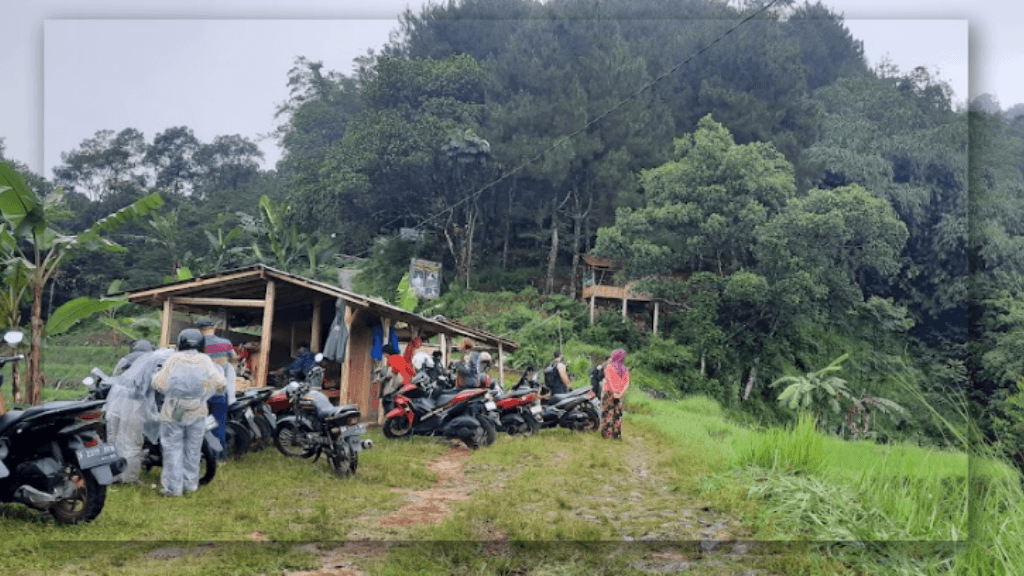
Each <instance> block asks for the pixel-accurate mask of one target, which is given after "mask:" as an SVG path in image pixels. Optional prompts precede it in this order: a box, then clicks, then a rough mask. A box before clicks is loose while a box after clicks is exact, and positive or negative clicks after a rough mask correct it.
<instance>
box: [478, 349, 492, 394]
mask: <svg viewBox="0 0 1024 576" xmlns="http://www.w3.org/2000/svg"><path fill="white" fill-rule="evenodd" d="M477 361H478V363H477V366H478V367H477V382H478V385H479V386H480V387H482V388H488V387H490V385H491V377H490V375H488V374H487V371H488V370H490V369H491V362H492V360H491V353H490V352H481V353H480V356H479V357H478V358H477Z"/></svg>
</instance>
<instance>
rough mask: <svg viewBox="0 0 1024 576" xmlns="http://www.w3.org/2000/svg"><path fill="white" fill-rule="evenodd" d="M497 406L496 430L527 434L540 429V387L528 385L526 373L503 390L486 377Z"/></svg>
mask: <svg viewBox="0 0 1024 576" xmlns="http://www.w3.org/2000/svg"><path fill="white" fill-rule="evenodd" d="M486 380H487V384H488V387H489V388H491V390H492V394H493V395H494V403H495V404H496V405H497V407H498V413H499V421H500V424H499V425H498V430H499V431H501V432H507V433H508V434H509V435H512V436H516V435H519V436H529V435H532V434H536V433H537V432H538V431H540V427H541V422H542V420H543V418H542V416H541V413H542V412H543V410H544V409H543V407H542V406H541V402H540V394H539V392H540V387H539V386H532V387H531V386H530V385H529V382H528V380H527V373H524V374H523V377H522V378H521V379H520V381H519V383H517V384H516V386H513V387H512V389H511V390H508V391H505V390H502V389H501V387H500V386H499V385H497V384H494V383H492V382H491V381H490V378H489V377H488V378H487V379H486Z"/></svg>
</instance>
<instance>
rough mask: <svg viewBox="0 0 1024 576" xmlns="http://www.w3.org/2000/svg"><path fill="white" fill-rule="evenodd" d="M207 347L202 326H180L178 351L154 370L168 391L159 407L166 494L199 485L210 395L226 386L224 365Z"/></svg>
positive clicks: (159, 387) (192, 489)
mask: <svg viewBox="0 0 1024 576" xmlns="http://www.w3.org/2000/svg"><path fill="white" fill-rule="evenodd" d="M203 350H204V339H203V334H202V332H200V331H199V330H196V329H195V328H186V329H184V330H182V331H181V333H179V334H178V351H177V352H175V353H174V354H171V356H170V357H169V358H168V359H167V361H166V362H164V365H163V367H162V368H160V371H159V372H157V373H156V375H154V376H153V388H154V389H155V390H156V391H157V392H159V393H161V394H163V395H164V404H163V406H162V407H161V408H160V445H161V449H162V451H163V471H162V472H161V474H160V483H161V484H162V485H163V489H162V490H161V491H160V493H161V494H163V495H164V496H181V495H182V494H183V493H184V492H195V491H196V490H198V489H199V462H200V460H201V459H202V448H203V434H204V433H205V431H206V415H207V414H208V411H207V409H206V401H207V400H208V399H209V398H210V397H211V396H213V395H214V394H217V393H221V392H223V390H224V371H223V370H222V369H221V367H220V366H217V365H216V364H214V362H213V360H211V359H210V357H209V356H207V355H206V354H203Z"/></svg>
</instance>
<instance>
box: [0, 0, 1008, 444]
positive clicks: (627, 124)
mask: <svg viewBox="0 0 1024 576" xmlns="http://www.w3.org/2000/svg"><path fill="white" fill-rule="evenodd" d="M759 6H763V5H759V4H756V3H740V5H739V6H734V5H733V3H721V2H705V1H703V0H687V1H682V2H669V1H667V0H644V1H642V2H636V1H633V0H629V1H627V0H611V1H609V2H601V3H587V2H579V1H577V0H553V1H550V2H545V3H539V2H534V1H531V0H459V1H455V2H444V3H437V4H431V5H428V6H426V7H425V8H424V9H423V10H422V11H421V12H420V13H418V14H416V13H412V12H411V11H410V12H406V13H405V14H404V15H403V16H402V18H401V19H400V22H399V26H398V29H397V30H396V32H395V34H394V36H393V38H392V40H391V42H390V43H389V44H387V45H386V46H385V47H384V48H383V49H381V50H380V51H378V52H373V53H369V54H368V55H367V56H365V57H363V58H360V59H359V61H358V68H357V70H356V72H354V73H353V74H352V75H350V76H346V75H343V74H339V73H337V72H333V71H328V70H324V69H323V66H322V65H321V64H320V63H318V62H315V61H311V60H309V59H307V58H305V57H299V58H297V59H296V61H295V67H294V68H293V69H292V70H291V71H290V73H289V74H288V76H287V78H284V79H282V81H286V82H287V83H288V85H289V86H290V88H291V90H292V92H291V98H290V99H289V100H288V101H287V102H285V103H283V104H281V105H280V106H279V108H278V110H277V116H276V117H277V119H278V121H279V122H280V124H279V127H278V130H277V132H276V136H277V137H278V141H279V143H280V145H281V147H282V150H283V158H282V160H281V161H280V162H279V163H278V165H277V166H276V167H275V169H273V170H267V171H261V170H259V169H258V164H257V160H258V159H259V156H260V153H259V150H258V149H257V148H256V147H255V145H254V143H252V142H250V141H247V140H246V139H245V138H241V137H239V136H220V137H217V138H215V139H214V140H213V141H212V142H208V143H204V142H200V141H199V140H198V139H197V138H196V137H195V136H194V135H193V133H192V131H191V130H190V129H189V128H187V127H171V128H168V129H167V130H166V131H164V132H162V133H159V134H157V135H155V136H154V137H153V138H152V140H148V139H147V138H146V136H145V135H143V134H141V133H139V132H138V131H137V130H134V129H132V128H125V129H123V130H121V131H120V132H117V131H114V130H105V131H101V132H98V133H97V134H96V136H95V137H94V138H91V139H89V140H86V141H85V142H83V143H82V145H81V146H80V148H79V149H77V150H73V151H69V152H67V153H65V154H64V155H63V158H62V160H63V164H62V165H61V166H59V167H58V168H57V169H56V170H55V174H56V175H57V177H56V181H55V182H53V183H50V182H47V181H45V180H43V179H40V178H38V177H34V176H31V175H29V177H28V179H29V184H30V186H31V187H33V189H35V190H36V191H37V193H38V194H39V195H40V196H45V195H46V194H47V193H48V192H50V191H51V190H52V188H53V186H54V185H56V186H59V187H62V188H63V189H64V190H65V192H66V194H65V196H64V204H63V206H64V207H65V210H64V211H63V212H60V213H56V212H53V213H52V214H53V215H51V216H50V218H51V219H52V220H53V221H54V223H55V224H58V225H59V226H60V227H61V228H62V229H65V230H67V231H69V232H72V233H74V232H77V231H80V230H84V229H87V228H88V227H89V226H90V225H91V223H92V222H95V221H96V220H97V219H98V218H99V217H100V216H102V215H104V214H107V213H110V212H113V211H115V210H117V209H119V208H121V207H123V206H126V205H128V204H129V203H131V202H133V201H136V200H138V199H139V198H142V197H145V196H146V195H147V194H149V193H150V192H152V191H155V190H159V191H160V193H161V195H162V196H163V197H164V199H165V201H166V206H165V208H164V209H163V210H162V211H161V212H160V213H159V214H157V215H155V216H153V217H151V218H149V219H148V220H147V221H146V222H145V223H144V224H140V225H135V226H133V227H131V228H125V229H124V230H121V231H120V232H119V233H118V234H117V235H116V237H115V240H117V241H118V242H119V243H121V244H123V245H125V246H128V247H130V248H131V250H129V251H128V252H126V253H124V254H119V255H115V256H113V257H103V258H102V259H100V258H98V257H95V256H88V255H85V256H82V257H80V258H78V259H76V260H73V261H69V262H67V263H66V264H65V266H64V267H63V268H62V272H61V273H60V274H59V275H57V276H55V277H54V278H53V279H52V280H51V281H50V284H49V286H48V291H49V300H50V301H51V302H52V303H53V305H54V306H55V305H59V304H60V303H61V302H63V301H67V300H70V299H72V298H74V297H77V296H81V295H93V296H98V295H101V294H103V293H104V291H105V290H106V288H107V287H108V286H109V284H110V282H111V281H113V280H114V279H118V278H121V279H123V280H124V287H125V288H139V287H143V286H148V285H153V284H157V283H160V282H162V281H164V280H165V279H167V278H172V277H176V275H178V274H180V273H181V271H182V269H185V270H187V271H188V272H189V273H191V274H193V275H197V274H203V273H208V272H213V271H216V270H222V269H226V268H231V267H236V266H240V265H247V264H251V263H254V262H266V263H268V264H271V265H274V266H278V267H281V268H285V269H288V270H290V271H294V272H297V273H301V274H306V275H311V276H318V277H320V278H322V279H325V280H330V281H333V280H334V279H335V278H336V275H335V274H334V272H333V270H334V269H335V268H337V267H341V266H350V265H351V263H352V262H354V261H357V260H356V258H358V259H360V260H358V261H361V262H362V263H363V264H362V265H363V267H364V268H363V269H364V274H363V275H362V277H361V278H360V279H359V280H358V282H357V286H358V288H359V289H360V290H364V291H367V292H369V293H372V294H375V295H380V296H383V297H385V298H389V299H394V298H395V297H396V287H397V285H398V282H399V280H400V279H401V278H402V276H403V275H404V274H405V273H406V271H407V270H408V267H409V259H410V258H413V257H417V258H424V259H428V260H434V261H439V262H442V263H443V266H444V268H443V270H444V280H445V290H446V291H447V292H449V293H450V295H449V296H448V297H446V298H444V299H442V301H440V302H434V303H430V302H420V304H419V306H420V310H421V311H425V312H431V313H433V312H443V313H446V314H450V315H453V316H458V317H459V318H460V319H461V320H463V321H467V322H470V323H474V322H479V323H481V324H482V325H484V327H487V328H490V329H492V330H494V331H495V332H498V333H502V334H508V335H511V336H514V337H517V338H520V339H522V340H523V342H524V347H523V350H522V351H521V352H519V353H517V355H516V356H514V357H513V359H512V361H511V364H512V365H513V366H515V367H517V368H521V367H525V366H527V365H529V364H532V363H537V362H542V361H545V359H546V358H547V357H548V356H550V351H551V349H552V348H553V347H555V346H563V345H565V346H570V347H571V346H576V345H578V346H579V350H580V351H581V352H579V354H578V356H579V357H580V358H581V359H582V358H584V357H589V356H591V355H599V354H600V352H599V351H600V350H603V349H606V348H608V347H611V346H614V345H625V346H626V347H627V348H629V349H630V350H631V352H633V353H632V354H631V359H633V360H634V361H635V362H636V363H637V364H638V365H641V366H646V367H649V368H651V373H658V374H660V376H659V377H658V378H660V381H659V382H660V384H659V387H661V388H664V390H665V391H668V392H678V391H685V392H702V393H706V394H708V395H710V396H712V397H714V398H715V399H716V400H718V401H719V402H720V403H721V404H722V405H723V406H725V407H727V408H728V409H730V410H734V411H737V413H744V414H747V415H748V416H752V417H755V418H758V419H760V420H762V421H764V422H769V421H780V420H787V419H792V418H793V417H794V413H793V412H792V411H790V410H788V409H787V408H786V407H784V406H781V405H780V404H779V403H778V401H777V400H778V395H779V393H780V390H778V389H776V388H772V387H770V386H769V385H768V384H769V383H771V382H773V381H776V380H778V379H779V378H782V377H784V376H800V375H807V374H812V373H814V372H815V371H816V370H819V369H821V368H823V367H825V366H828V365H829V364H830V363H831V362H832V361H833V360H835V359H836V358H839V357H840V356H842V355H844V354H849V357H848V359H847V360H846V361H845V362H844V363H843V378H844V379H845V380H846V381H847V382H848V384H849V387H850V390H851V391H852V392H853V393H854V394H855V395H856V397H857V398H884V399H888V400H892V401H894V402H896V403H899V404H903V405H906V404H907V403H909V402H910V401H911V399H910V398H908V397H904V395H903V392H901V391H900V390H901V388H899V387H897V386H894V384H893V382H895V381H901V382H910V383H912V385H913V387H914V388H915V389H916V390H917V391H919V392H920V393H921V394H923V395H925V397H927V398H928V399H929V400H931V401H932V402H933V403H935V404H938V405H942V399H943V398H945V397H946V396H947V395H948V394H949V393H950V392H951V391H955V392H962V393H964V394H965V395H966V396H968V397H969V398H970V401H971V402H972V403H973V405H972V406H973V407H974V408H975V409H976V410H977V411H978V414H979V415H984V416H983V417H982V418H981V423H982V425H983V430H984V431H985V433H986V434H988V437H989V439H990V440H993V441H996V442H1002V443H1003V445H1004V446H1006V447H1007V450H1008V451H1009V452H1012V453H1016V450H1017V448H1015V446H1017V445H1019V443H1020V441H1021V440H1022V439H1024V432H1022V430H1024V410H1022V409H1021V408H1020V407H1021V406H1022V405H1024V401H1022V400H1021V391H1020V389H1019V388H1018V384H1019V382H1020V381H1021V380H1022V379H1024V360H1022V358H1024V336H1022V334H1024V308H1022V307H1021V304H1020V301H1021V294H1020V292H1021V290H1022V289H1024V282H1022V280H1024V276H1022V275H1024V119H1022V117H1021V116H1020V115H1019V111H1020V110H1019V107H1015V108H1013V109H1011V111H1016V112H1014V113H1011V111H1007V112H1003V111H1001V110H1000V109H999V106H998V103H995V102H994V101H992V99H991V98H987V99H985V98H983V99H979V102H978V106H977V107H976V108H974V109H972V110H971V111H967V110H964V109H960V108H958V107H956V106H954V104H953V102H952V101H951V92H950V90H949V87H948V86H947V85H946V84H944V83H943V82H942V81H940V80H938V79H937V78H935V77H934V76H932V75H931V74H930V73H929V72H928V71H927V70H926V69H924V68H918V69H915V70H912V71H900V70H896V69H893V68H891V67H879V68H878V69H874V70H872V69H869V68H868V66H867V65H866V63H865V61H864V58H863V50H862V45H861V43H860V41H858V40H856V39H855V38H853V37H852V36H851V34H850V33H849V31H848V30H847V28H846V27H845V25H844V23H843V19H842V17H841V16H839V15H837V14H835V13H833V12H831V11H830V10H829V9H827V8H826V7H824V6H822V5H821V4H810V3H805V4H803V5H795V4H793V3H779V5H778V6H775V7H773V8H772V9H770V10H767V11H760V8H759ZM747 17H752V19H751V20H749V21H747V22H746V23H744V24H743V25H741V26H739V27H738V28H736V29H735V30H734V31H732V32H730V33H728V34H726V32H727V31H729V30H730V29H731V28H733V27H735V26H736V25H737V24H738V23H739V22H740V21H741V20H743V19H744V18H747ZM968 142H970V146H968ZM0 152H2V149H0ZM968 190H970V192H971V193H970V194H968ZM402 229H406V230H405V231H404V232H405V233H404V234H403V235H400V234H399V232H400V230H402ZM409 238H411V239H409ZM594 252H597V253H600V254H604V255H607V256H612V257H616V258H619V259H621V260H622V261H623V262H624V263H625V264H626V268H625V269H624V270H623V271H622V275H623V277H625V278H635V279H638V280H640V281H641V282H642V286H643V287H644V288H645V289H647V290H649V291H650V292H651V293H653V294H654V295H656V296H657V297H658V298H660V299H661V302H662V303H663V305H662V310H661V312H662V316H661V326H660V330H659V332H660V334H659V335H658V336H655V335H653V334H651V333H650V326H651V324H652V322H651V320H652V319H651V318H650V317H649V316H644V315H645V314H649V312H642V311H640V310H633V312H634V313H635V314H634V317H633V319H632V320H635V321H636V323H635V324H634V322H633V321H627V320H622V319H621V317H620V315H619V314H617V313H615V312H616V311H611V312H612V313H601V312H602V311H601V310H598V315H597V316H598V317H597V319H596V322H595V323H594V325H590V322H589V318H588V314H587V310H586V307H585V306H584V305H583V304H582V303H580V302H578V301H576V300H575V298H576V297H578V294H579V290H580V287H581V286H582V284H583V282H584V281H585V280H586V279H585V278H584V274H583V265H582V255H583V254H586V253H594ZM472 290H479V291H486V292H490V293H491V294H489V295H487V296H486V297H484V299H483V300H481V302H486V304H481V303H477V304H473V305H475V306H481V307H483V308H484V309H486V310H489V311H491V312H494V311H496V310H500V311H501V315H500V316H497V317H495V316H494V315H493V314H492V315H489V316H488V315H476V314H475V313H474V309H473V306H471V305H470V303H472V302H475V299H474V297H473V296H472V292H469V291H472ZM494 293H500V294H504V295H506V296H501V297H500V298H499V297H496V296H494ZM508 295H511V296H508ZM506 300H507V301H508V305H498V304H499V303H500V302H505V301H506ZM583 351H586V352H583ZM586 359H587V360H588V361H589V360H590V358H586ZM581 364H582V360H581ZM861 405H867V404H864V403H863V402H862V404H861ZM886 421H887V422H888V420H886ZM879 426H880V428H878V431H879V433H880V434H882V435H883V436H884V435H892V434H897V435H900V436H902V437H912V438H915V439H917V440H919V441H921V442H938V441H941V437H940V435H939V434H938V432H937V430H938V428H937V427H936V426H935V425H934V424H933V423H931V422H930V421H929V419H928V417H927V415H925V414H921V413H915V412H914V411H913V410H911V411H910V412H909V414H907V415H906V416H901V417H898V418H895V419H894V421H892V422H889V423H888V424H885V425H882V424H881V423H879ZM1021 460H1022V462H1024V457H1022V458H1021Z"/></svg>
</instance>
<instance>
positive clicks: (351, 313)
mask: <svg viewBox="0 0 1024 576" xmlns="http://www.w3.org/2000/svg"><path fill="white" fill-rule="evenodd" d="M355 317H356V310H355V309H354V308H353V307H352V306H349V305H348V302H347V301H346V302H345V329H346V330H348V338H347V339H346V340H345V363H344V365H342V367H341V384H339V385H338V403H339V404H349V403H350V402H349V399H348V380H349V374H350V373H351V372H352V371H351V370H350V369H349V368H351V367H352V321H353V320H355Z"/></svg>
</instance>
